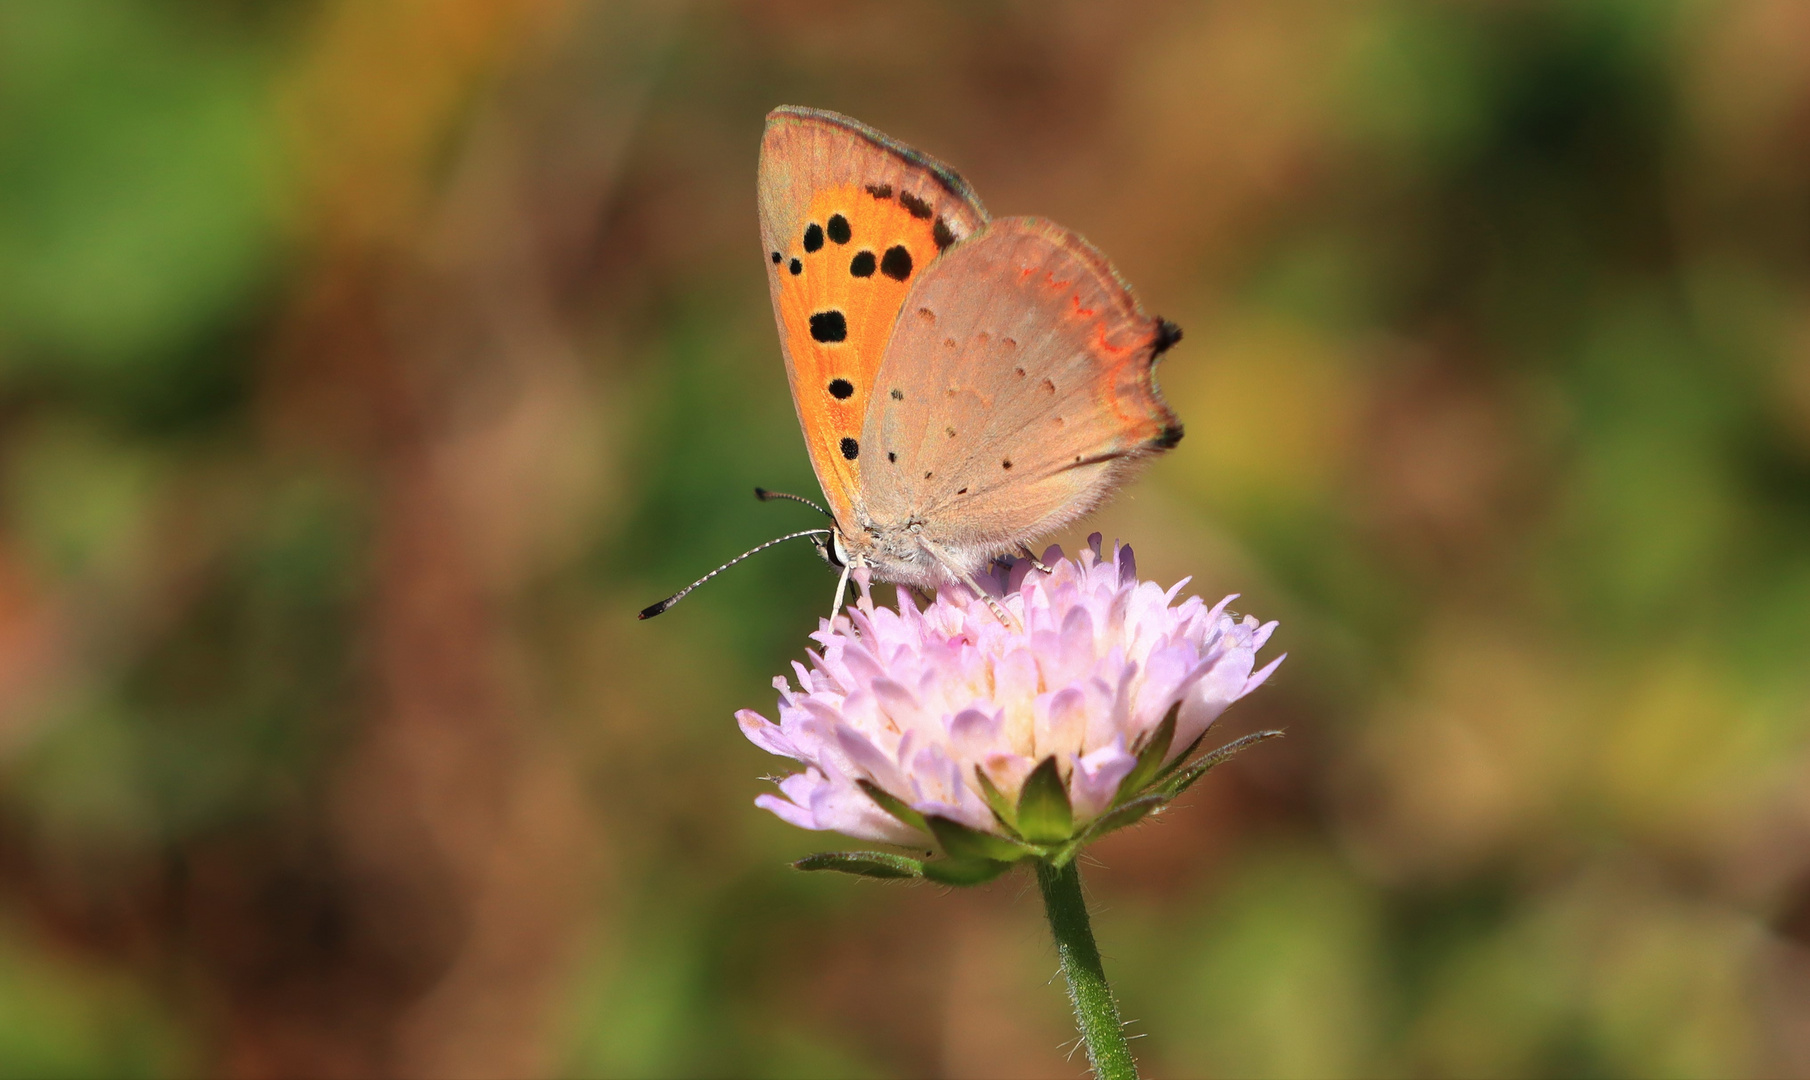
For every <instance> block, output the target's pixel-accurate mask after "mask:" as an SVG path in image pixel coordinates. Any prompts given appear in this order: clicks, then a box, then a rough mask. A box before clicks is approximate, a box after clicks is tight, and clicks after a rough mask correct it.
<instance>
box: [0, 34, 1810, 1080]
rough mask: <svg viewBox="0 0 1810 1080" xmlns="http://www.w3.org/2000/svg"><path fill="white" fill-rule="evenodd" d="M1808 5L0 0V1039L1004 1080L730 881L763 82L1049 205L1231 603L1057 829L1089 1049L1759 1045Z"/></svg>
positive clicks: (739, 806)
mask: <svg viewBox="0 0 1810 1080" xmlns="http://www.w3.org/2000/svg"><path fill="white" fill-rule="evenodd" d="M1806 41H1810V5H1804V4H1801V3H1797V2H1795V0H1782V2H1777V3H1763V2H1754V3H1708V2H1703V3H1662V2H1644V0H1628V2H1613V3H1564V4H1560V3H1551V4H1540V3H1522V4H1484V3H1479V4H1451V5H1432V4H1422V3H1404V4H1361V5H1360V4H1308V3H1301V4H1255V3H1228V4H1223V5H1208V4H1191V3H1173V4H1168V3H1152V4H1113V5H1090V4H1078V3H1077V4H1056V5H1052V4H1043V3H1030V2H1026V3H983V4H958V3H942V4H905V3H894V4H884V5H865V4H864V5H840V4H827V3H822V4H819V3H792V2H786V3H780V2H773V3H738V4H729V3H721V4H718V3H705V4H696V5H690V6H686V5H680V4H677V3H669V2H665V0H646V2H642V3H597V2H584V0H469V2H463V0H462V2H459V3H449V2H443V0H268V2H258V0H162V2H151V0H144V2H138V3H129V2H124V0H93V2H76V0H23V2H18V3H7V4H4V5H0V1076H7V1077H11V1076H20V1077H25V1076H30V1077H92V1076H133V1077H136V1076H144V1077H156V1076H187V1075H196V1074H204V1075H221V1076H228V1077H245V1078H257V1077H272V1078H277V1077H295V1076H311V1077H322V1078H331V1077H366V1076H398V1077H415V1076H422V1077H429V1076H431V1077H453V1076H473V1077H490V1076H498V1077H500V1076H509V1077H518V1076H623V1077H628V1076H650V1077H651V1076H771V1077H786V1076H871V1077H913V1076H933V1075H934V1076H949V1077H963V1076H974V1077H1000V1076H1018V1075H1024V1076H1058V1077H1062V1076H1078V1075H1080V1074H1081V1072H1082V1065H1081V1063H1080V1062H1079V1061H1078V1060H1069V1059H1068V1058H1067V1057H1066V1056H1065V1055H1066V1054H1067V1051H1068V1050H1069V1049H1070V1044H1069V1042H1068V1040H1070V1038H1071V1035H1072V1031H1071V1029H1070V1026H1069V1022H1068V1018H1067V1014H1066V1004H1065V1002H1064V1000H1063V997H1062V993H1061V990H1060V987H1059V985H1057V984H1055V983H1053V982H1052V981H1051V978H1052V976H1053V974H1054V972H1055V960H1054V956H1053V952H1052V950H1051V948H1050V946H1049V945H1048V943H1047V939H1046V931H1045V929H1044V927H1043V925H1042V923H1041V915H1040V912H1039V910H1038V907H1037V904H1036V901H1035V897H1034V895H1027V892H1026V884H1025V881H1024V880H1023V879H1022V877H1014V878H1008V879H1005V880H1002V881H1000V882H997V883H995V884H993V885H992V886H990V887H988V888H985V889H981V890H974V891H969V892H962V893H948V892H945V891H943V890H940V889H936V888H930V887H918V888H911V887H883V886H881V885H879V884H877V883H870V882H861V881H854V880H851V879H844V878H838V879H834V880H822V879H819V878H816V877H811V876H806V875H802V874H797V873H794V872H792V871H790V870H788V869H787V867H786V865H785V863H786V861H787V860H788V859H789V858H794V857H797V856H799V855H802V854H805V853H807V852H810V851H813V850H821V849H823V848H827V847H833V846H836V843H837V840H836V838H834V837H830V836H814V835H809V834H805V833H802V832H800V831H797V830H794V829H790V828H789V827H787V826H784V825H782V824H780V823H779V822H778V821H777V820H775V819H773V818H771V817H770V816H769V815H767V814H765V813H762V812H759V811H756V810H755V809H754V808H753V807H752V806H751V805H750V802H751V800H752V799H753V797H754V796H755V794H757V793H758V792H760V791H762V790H765V788H764V785H763V784H762V783H761V782H760V779H759V778H760V777H761V776H763V775H765V774H767V773H769V772H772V771H775V770H776V769H778V768H780V765H781V763H779V762H777V761H775V760H773V759H770V758H768V757H766V756H765V755H763V754H762V753H760V752H759V751H757V750H755V749H754V748H752V747H751V746H749V745H747V744H746V743H745V742H744V741H743V740H742V738H741V736H740V735H739V734H738V733H737V731H736V729H735V725H734V722H733V720H732V718H731V713H732V711H733V710H734V709H736V708H738V707H753V708H757V709H762V710H767V711H768V712H769V715H771V709H772V706H773V698H774V694H773V691H772V690H771V688H770V686H769V682H770V679H771V678H772V676H773V675H775V674H778V673H781V672H782V671H784V670H785V665H786V663H787V662H788V661H789V660H791V659H794V658H797V657H799V656H801V654H802V648H803V646H804V644H805V640H804V635H805V634H806V633H807V631H808V630H809V629H811V628H812V626H813V623H814V620H815V618H816V617H817V616H818V615H820V614H821V613H822V612H823V611H824V609H825V605H826V603H827V602H828V600H829V597H830V590H831V587H832V583H833V578H832V577H830V576H829V574H828V572H827V571H826V569H825V568H824V567H823V566H822V565H820V564H818V563H816V562H815V560H814V559H813V558H812V556H811V554H810V552H809V551H808V549H806V548H804V547H796V548H794V549H792V550H784V549H782V550H781V551H779V552H776V553H771V554H768V555H765V556H763V557H762V558H761V559H760V560H756V561H754V562H751V563H750V564H748V565H746V566H744V567H741V568H739V569H738V570H737V571H735V572H734V573H732V574H729V575H725V576H724V577H723V578H722V579H721V580H720V581H719V582H717V583H716V584H714V585H713V586H712V587H711V588H710V589H707V590H704V591H703V592H701V593H699V594H698V595H697V596H696V597H695V598H693V599H692V600H690V601H688V602H687V603H686V604H685V605H684V606H682V607H680V608H678V609H676V610H675V611H674V612H672V613H671V614H669V615H666V616H664V617H662V618H661V619H659V620H658V621H656V622H651V623H637V622H636V621H635V619H634V613H635V611H636V610H637V609H638V608H640V607H641V606H642V605H644V604H647V603H649V602H650V601H652V600H655V599H657V598H658V597H660V596H662V595H665V594H666V593H667V592H669V591H671V590H672V589H673V588H676V587H677V586H679V585H681V584H683V583H684V582H686V581H689V580H690V579H691V578H693V577H695V576H696V575H697V574H699V573H701V572H703V571H704V570H706V569H708V568H709V567H711V566H713V565H715V564H716V563H717V562H718V561H720V560H721V559H722V558H724V557H727V556H728V555H730V554H733V553H735V552H737V551H740V550H742V549H743V548H745V547H748V546H750V545H752V544H753V543H756V542H758V541H760V540H763V539H766V538H768V537H770V536H773V535H776V534H777V533H779V532H780V531H782V530H786V529H789V528H799V527H803V525H801V524H800V522H804V523H805V524H809V522H810V515H809V513H808V512H807V511H803V510H801V509H799V508H797V507H789V506H785V505H779V506H763V505H759V504H756V503H755V501H754V500H753V499H752V498H751V497H750V488H752V487H753V486H754V485H755V484H765V485H768V486H771V487H776V488H780V489H790V490H795V491H800V492H806V493H810V492H812V491H813V489H814V482H813V480H812V478H811V473H810V469H809V466H808V464H807V462H806V460H805V457H804V454H803V452H802V446H801V444H800V439H799V436H798V433H797V427H796V424H795V421H794V418H793V414H792V407H791V404H790V402H789V400H788V398H787V396H786V390H785V379H784V376H783V374H782V370H781V366H780V358H779V351H778V348H777V342H776V337H775V332H774V329H773V325H772V319H771V314H770V308H769V304H768V299H767V293H766V287H765V283H764V277H763V271H762V260H761V252H760V250H759V247H758V240H757V232H756V224H755V208H754V170H755V154H756V149H757V145H758V140H759V137H760V128H761V120H762V117H763V115H764V114H765V112H766V111H767V110H768V109H769V108H771V107H772V106H774V105H777V104H781V103H796V104H808V105H815V106H820V107H827V108H833V109H838V110H841V111H844V112H848V113H851V114H853V115H855V116H858V117H860V118H862V119H864V120H866V121H868V122H869V123H872V124H874V125H875V126H877V127H879V128H881V129H882V130H885V131H887V132H889V133H891V134H893V135H895V136H897V137H899V138H901V139H904V140H907V141H909V142H912V143H914V144H916V145H919V146H921V147H923V148H924V149H926V150H928V151H929V152H931V153H934V154H936V155H938V156H940V157H943V158H945V159H946V160H948V161H949V162H951V163H952V164H954V165H955V166H956V167H958V168H959V169H961V170H962V171H963V172H964V173H965V174H966V175H967V176H968V178H969V179H970V180H971V181H973V183H974V184H975V186H976V188H977V189H978V190H979V191H980V192H981V194H982V197H983V198H984V199H985V201H986V203H987V205H988V206H989V208H990V209H992V210H993V211H994V212H995V213H998V214H1012V213H1037V214H1043V215H1046V216H1049V217H1052V218H1055V219H1056V220H1058V221H1061V222H1063V223H1065V224H1067V225H1069V226H1071V227H1073V228H1076V229H1078V230H1080V231H1081V232H1083V233H1084V234H1086V235H1087V236H1088V237H1090V238H1091V239H1092V240H1093V241H1094V242H1096V243H1097V244H1099V245H1100V246H1101V247H1102V248H1103V249H1104V250H1105V251H1107V252H1108V253H1109V254H1110V255H1111V256H1112V257H1113V259H1114V260H1115V261H1116V263H1117V264H1118V266H1119V268H1120V269H1121V270H1122V271H1123V272H1124V273H1125V275H1126V276H1127V277H1128V278H1129V279H1130V280H1131V281H1132V282H1134V283H1135V285H1136V287H1137V289H1138V291H1139V295H1140V296H1141V298H1142V299H1143V301H1144V303H1145V306H1146V307H1147V308H1148V309H1149V310H1151V311H1153V312H1157V313H1160V314H1163V315H1166V316H1168V317H1170V318H1173V319H1175V320H1176V321H1178V322H1180V323H1181V324H1182V325H1183V326H1184V327H1185V328H1186V330H1187V339H1186V341H1185V342H1184V343H1183V344H1182V345H1181V346H1180V347H1178V348H1177V349H1176V350H1175V351H1174V352H1173V353H1171V354H1170V355H1169V357H1168V358H1167V359H1166V360H1165V362H1164V365H1163V368H1162V373H1161V374H1162V382H1163V386H1164V388H1165V391H1166V392H1167V395H1168V397H1169V399H1170V401H1171V403H1172V404H1173V405H1174V406H1175V408H1176V409H1177V411H1178V412H1179V413H1180V414H1181V415H1182V417H1183V418H1184V419H1185V420H1186V422H1187V426H1188V438H1187V439H1186V440H1185V441H1184V442H1183V443H1182V444H1181V445H1180V447H1179V448H1178V449H1177V450H1176V451H1175V452H1174V453H1172V454H1170V455H1168V456H1166V457H1165V458H1163V459H1162V461H1161V462H1160V463H1158V464H1157V465H1155V466H1154V467H1153V468H1152V469H1151V470H1150V471H1149V472H1148V473H1147V474H1145V476H1144V477H1143V478H1142V479H1141V480H1140V481H1139V482H1138V483H1137V484H1135V485H1134V486H1133V487H1132V488H1130V489H1129V490H1127V491H1126V492H1125V493H1123V494H1122V495H1121V496H1120V497H1119V499H1118V500H1117V501H1116V502H1115V503H1113V504H1112V505H1111V507H1110V508H1109V509H1107V510H1106V511H1104V512H1103V513H1102V514H1100V515H1098V516H1097V518H1096V519H1095V520H1094V522H1092V523H1090V524H1089V525H1088V526H1085V527H1083V528H1082V529H1079V530H1076V531H1075V533H1074V534H1071V535H1068V536H1064V537H1061V538H1060V539H1062V540H1064V541H1065V542H1066V543H1068V544H1070V545H1073V544H1074V543H1075V542H1076V540H1077V539H1078V537H1079V536H1080V535H1083V534H1084V533H1085V532H1086V531H1088V529H1090V528H1096V527H1097V528H1100V529H1101V530H1103V531H1104V532H1105V533H1106V534H1107V536H1108V539H1110V538H1112V537H1114V536H1118V537H1122V538H1124V539H1127V540H1129V541H1132V542H1133V543H1135V544H1136V545H1137V548H1138V553H1139V561H1140V565H1141V567H1142V569H1143V570H1144V572H1145V573H1146V574H1147V575H1148V576H1151V577H1154V578H1157V579H1160V580H1164V581H1169V580H1174V579H1175V578H1178V577H1180V576H1182V575H1185V574H1192V575H1195V582H1196V584H1195V585H1194V586H1193V588H1194V589H1196V590H1198V591H1199V592H1201V593H1202V594H1204V595H1206V596H1207V597H1208V598H1209V599H1213V598H1217V597H1218V596H1220V595H1222V594H1224V593H1227V592H1232V591H1238V592H1242V593H1244V595H1245V598H1244V599H1243V600H1242V601H1240V604H1239V607H1240V609H1241V610H1250V611H1253V612H1256V613H1258V614H1260V615H1262V616H1263V617H1265V618H1279V619H1281V620H1282V629H1281V631H1280V633H1279V634H1278V635H1277V638H1276V641H1277V645H1278V646H1279V647H1280V648H1281V649H1286V650H1288V651H1289V652H1290V653H1291V657H1290V659H1289V661H1288V663H1287V664H1285V665H1284V666H1283V668H1282V669H1281V671H1280V673H1279V674H1278V676H1277V677H1276V678H1275V679H1273V680H1272V681H1271V683H1270V684H1269V686H1267V687H1266V688H1265V689H1264V690H1263V691H1262V692H1261V693H1259V694H1258V695H1256V696H1255V697H1254V698H1252V699H1251V700H1249V701H1247V702H1245V703H1243V704H1241V705H1240V706H1238V707H1237V708H1236V709H1234V710H1233V711H1232V712H1231V713H1230V714H1228V716H1227V717H1226V719H1225V720H1224V721H1222V731H1223V733H1224V735H1225V736H1226V737H1227V738H1230V737H1232V736H1234V735H1237V734H1242V733H1244V732H1246V731H1249V730H1253V729H1254V728H1256V727H1258V726H1282V727H1285V728H1286V729H1287V730H1288V732H1289V735H1290V737H1289V738H1288V739H1286V740H1283V741H1282V742H1280V743H1272V744H1266V745H1264V746H1263V747H1262V748H1260V749H1259V750H1257V751H1254V752H1252V753H1251V754H1249V755H1247V756H1246V757H1244V758H1241V759H1240V760H1239V761H1238V762H1237V763H1236V764H1235V765H1233V766H1230V767H1228V768H1227V769H1225V770H1223V771H1221V772H1217V773H1215V775H1214V777H1213V778H1212V780H1211V781H1210V782H1208V783H1205V784H1202V785H1200V786H1199V787H1197V788H1195V789H1194V791H1195V794H1193V795H1191V796H1190V798H1189V803H1188V805H1186V806H1184V807H1181V808H1179V809H1178V810H1177V812H1175V813H1173V814H1171V815H1168V816H1167V817H1166V818H1165V819H1164V820H1163V821H1162V822H1160V823H1153V824H1151V825H1148V826H1145V827H1143V828H1140V829H1137V830H1132V831H1131V832H1129V833H1124V834H1120V835H1118V836H1117V837H1115V838H1113V839H1112V840H1110V841H1109V842H1107V843H1105V844H1102V845H1100V846H1099V847H1098V848H1097V849H1095V852H1096V854H1097V860H1096V861H1095V862H1094V863H1093V864H1091V865H1090V866H1089V868H1088V874H1089V878H1090V882H1091V891H1092V894H1093V896H1094V898H1095V901H1096V903H1097V908H1098V910H1097V914H1096V918H1097V921H1098V930H1099V933H1100V935H1101V940H1102V944H1103V947H1104V949H1105V951H1106V953H1107V963H1108V969H1109V972H1110V973H1112V974H1113V975H1114V976H1115V979H1116V982H1117V985H1118V987H1119V989H1120V991H1121V994H1122V998H1123V1001H1124V1006H1125V1011H1126V1014H1127V1016H1128V1017H1131V1018H1133V1019H1134V1021H1135V1028H1136V1030H1137V1031H1138V1032H1139V1033H1140V1034H1142V1035H1144V1036H1145V1037H1143V1038H1140V1039H1139V1040H1138V1042H1137V1043H1136V1044H1135V1046H1136V1048H1137V1049H1138V1052H1139V1053H1140V1054H1141V1055H1142V1057H1143V1060H1144V1063H1145V1066H1146V1068H1147V1069H1148V1070H1149V1072H1150V1073H1151V1074H1153V1075H1158V1076H1238V1077H1258V1076H1301V1077H1341V1076H1564V1077H1593V1076H1603V1077H1608V1076H1642V1077H1647V1076H1651V1077H1672V1076H1678V1077H1694V1076H1736V1075H1786V1074H1795V1075H1806V1074H1810V951H1807V950H1810V786H1807V785H1806V778H1807V772H1810V738H1807V736H1810V288H1807V286H1810V197H1807V196H1806V192H1810V63H1807V62H1806V60H1805V50H1804V48H1803V43H1804V42H1806Z"/></svg>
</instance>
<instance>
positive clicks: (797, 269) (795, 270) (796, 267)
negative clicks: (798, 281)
mask: <svg viewBox="0 0 1810 1080" xmlns="http://www.w3.org/2000/svg"><path fill="white" fill-rule="evenodd" d="M786 269H787V270H790V271H792V276H793V277H797V276H798V275H799V274H802V273H803V272H804V264H803V263H801V262H799V261H798V260H797V259H793V260H792V264H791V265H790V266H788V267H786Z"/></svg>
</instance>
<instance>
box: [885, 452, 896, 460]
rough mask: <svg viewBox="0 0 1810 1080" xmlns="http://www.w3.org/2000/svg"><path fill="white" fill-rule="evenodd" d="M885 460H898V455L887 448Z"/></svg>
mask: <svg viewBox="0 0 1810 1080" xmlns="http://www.w3.org/2000/svg"><path fill="white" fill-rule="evenodd" d="M886 460H887V461H897V460H899V455H897V454H895V453H893V452H892V451H891V450H888V451H886Z"/></svg>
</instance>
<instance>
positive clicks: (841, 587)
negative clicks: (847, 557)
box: [830, 565, 849, 622]
mask: <svg viewBox="0 0 1810 1080" xmlns="http://www.w3.org/2000/svg"><path fill="white" fill-rule="evenodd" d="M848 571H849V568H848V567H847V566H846V565H845V566H843V568H842V577H841V578H839V579H838V580H837V581H836V602H835V604H834V605H833V606H832V607H831V608H830V621H831V622H835V621H836V616H838V615H840V614H842V602H843V601H844V600H847V599H848Z"/></svg>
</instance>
